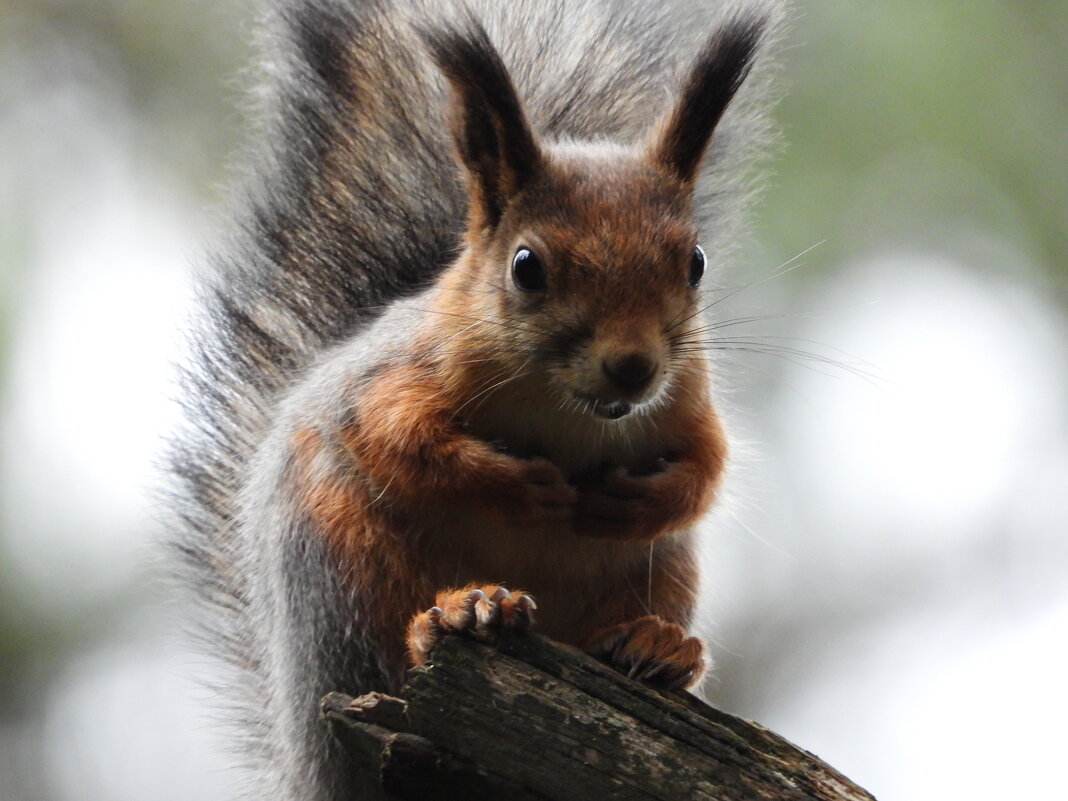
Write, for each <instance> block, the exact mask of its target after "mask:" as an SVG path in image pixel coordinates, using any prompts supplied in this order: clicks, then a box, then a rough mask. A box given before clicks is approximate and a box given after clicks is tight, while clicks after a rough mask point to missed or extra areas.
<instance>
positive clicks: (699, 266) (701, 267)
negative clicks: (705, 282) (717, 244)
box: [686, 245, 705, 287]
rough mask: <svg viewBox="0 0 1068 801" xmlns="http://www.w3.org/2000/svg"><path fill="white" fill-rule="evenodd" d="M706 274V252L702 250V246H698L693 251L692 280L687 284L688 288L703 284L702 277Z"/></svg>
mask: <svg viewBox="0 0 1068 801" xmlns="http://www.w3.org/2000/svg"><path fill="white" fill-rule="evenodd" d="M704 274H705V252H704V251H703V250H701V246H700V245H698V246H697V247H695V248H694V249H693V256H691V257H690V280H689V281H687V282H686V284H687V286H690V287H695V286H697V285H698V284H699V283H701V276H703V275H704Z"/></svg>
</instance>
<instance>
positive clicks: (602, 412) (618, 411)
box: [593, 401, 633, 420]
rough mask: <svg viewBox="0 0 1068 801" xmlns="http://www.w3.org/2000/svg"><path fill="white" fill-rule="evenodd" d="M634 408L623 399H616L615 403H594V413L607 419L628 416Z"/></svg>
mask: <svg viewBox="0 0 1068 801" xmlns="http://www.w3.org/2000/svg"><path fill="white" fill-rule="evenodd" d="M632 408H633V407H632V406H631V405H630V404H629V403H626V402H623V401H615V402H613V403H602V402H600V401H597V402H596V403H594V404H593V413H594V414H595V415H597V416H598V417H603V418H605V419H606V420H618V419H619V418H620V417H626V416H627V415H628V414H630V412H631V409H632Z"/></svg>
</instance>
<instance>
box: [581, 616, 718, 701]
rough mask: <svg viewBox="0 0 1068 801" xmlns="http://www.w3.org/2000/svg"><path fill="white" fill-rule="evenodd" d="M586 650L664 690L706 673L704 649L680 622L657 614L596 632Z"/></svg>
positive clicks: (686, 684)
mask: <svg viewBox="0 0 1068 801" xmlns="http://www.w3.org/2000/svg"><path fill="white" fill-rule="evenodd" d="M586 651H587V652H588V653H589V654H590V655H591V656H595V657H597V658H598V659H600V660H602V661H604V662H607V663H608V664H610V665H611V666H612V667H614V668H615V669H616V670H618V671H619V672H620V673H624V674H626V675H627V676H629V677H630V678H632V679H636V680H637V681H640V682H642V683H643V684H648V685H650V686H652V687H657V688H659V689H665V690H681V689H684V688H686V687H690V686H692V685H694V684H695V683H697V681H698V680H700V678H701V676H702V675H703V674H704V672H705V648H704V645H702V643H701V641H700V640H699V639H697V638H696V637H689V636H687V634H686V630H685V629H684V628H683V627H682V626H680V625H678V624H677V623H670V622H668V621H666V620H664V619H663V618H661V617H658V616H657V615H646V616H645V617H640V618H638V619H637V620H631V621H628V622H626V623H620V624H619V625H617V626H612V627H611V628H608V629H604V630H603V631H600V632H598V633H597V634H596V635H594V636H593V637H592V638H591V640H590V641H589V643H588V644H587V647H586Z"/></svg>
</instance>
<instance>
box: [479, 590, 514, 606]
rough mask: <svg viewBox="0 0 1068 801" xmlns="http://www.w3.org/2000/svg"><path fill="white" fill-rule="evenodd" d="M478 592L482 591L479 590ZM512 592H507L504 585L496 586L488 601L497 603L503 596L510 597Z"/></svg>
mask: <svg viewBox="0 0 1068 801" xmlns="http://www.w3.org/2000/svg"><path fill="white" fill-rule="evenodd" d="M479 592H482V591H481V590H479ZM511 597H512V593H510V592H508V590H506V589H505V588H504V587H498V588H497V589H496V590H494V592H493V595H491V596H490V601H491V602H492V603H495V604H499V603H500V602H501V601H503V600H504V599H505V598H511Z"/></svg>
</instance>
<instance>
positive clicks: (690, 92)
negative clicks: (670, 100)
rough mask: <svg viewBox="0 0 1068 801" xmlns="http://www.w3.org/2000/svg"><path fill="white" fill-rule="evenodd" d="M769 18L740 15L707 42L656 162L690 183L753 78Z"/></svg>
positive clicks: (665, 127) (667, 122) (663, 129)
mask: <svg viewBox="0 0 1068 801" xmlns="http://www.w3.org/2000/svg"><path fill="white" fill-rule="evenodd" d="M768 22H769V21H768V18H767V17H765V16H762V15H761V16H736V17H733V18H731V19H730V20H728V21H727V22H726V23H724V24H723V25H722V26H721V27H720V28H719V29H718V30H716V32H715V33H713V34H712V36H711V37H710V38H709V39H708V41H707V42H706V43H705V46H704V48H703V49H702V51H701V53H700V55H699V56H698V57H697V59H696V61H695V62H694V65H693V66H692V67H691V68H690V73H689V75H688V77H687V79H686V82H685V84H684V85H683V87H682V91H681V93H680V95H679V98H678V100H677V101H676V104H675V107H674V108H673V109H672V110H671V112H670V113H669V114H668V115H667V117H666V118H665V119H664V121H663V122H662V123H661V126H660V128H659V132H658V134H657V136H656V138H655V140H654V142H653V146H652V155H653V158H654V159H656V160H657V161H658V162H660V163H661V164H663V165H664V166H666V167H668V168H669V169H671V170H672V171H673V172H675V173H676V174H677V175H678V176H679V177H680V178H681V179H682V180H683V181H685V182H688V183H691V182H693V181H694V179H695V178H696V177H697V170H698V167H699V166H700V164H701V158H702V156H703V155H704V152H705V149H706V148H707V147H708V143H709V142H710V141H711V139H712V133H713V131H714V130H715V128H716V125H717V124H718V123H719V121H720V118H721V117H722V116H723V112H724V111H726V109H727V106H728V105H729V104H730V102H731V100H732V99H733V98H734V95H735V93H736V92H737V91H738V89H739V87H740V86H741V85H742V83H743V82H744V81H745V79H746V77H747V76H748V75H749V71H750V70H751V69H752V66H753V61H754V59H755V57H756V54H757V52H758V51H759V50H760V48H761V46H762V44H763V41H764V35H765V31H766V30H767V28H768Z"/></svg>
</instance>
